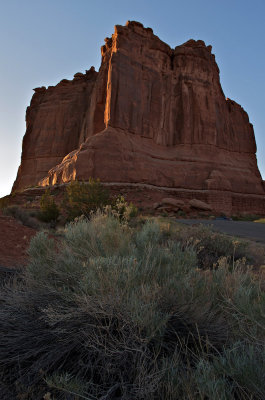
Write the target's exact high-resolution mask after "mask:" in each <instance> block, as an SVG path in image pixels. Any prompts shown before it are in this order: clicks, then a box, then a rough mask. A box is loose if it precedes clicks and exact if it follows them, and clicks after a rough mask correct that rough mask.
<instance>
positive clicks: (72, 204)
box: [65, 178, 110, 220]
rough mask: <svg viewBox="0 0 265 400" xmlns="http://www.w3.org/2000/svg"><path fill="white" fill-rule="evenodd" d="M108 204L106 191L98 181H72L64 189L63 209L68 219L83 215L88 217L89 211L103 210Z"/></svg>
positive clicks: (91, 179) (90, 179) (108, 199)
mask: <svg viewBox="0 0 265 400" xmlns="http://www.w3.org/2000/svg"><path fill="white" fill-rule="evenodd" d="M107 204H110V198H109V193H108V191H107V190H106V189H105V188H104V186H103V185H102V184H101V183H100V181H99V179H97V180H95V179H93V178H89V182H88V183H85V182H79V181H72V182H71V183H70V184H69V185H68V186H67V188H66V198H65V208H66V211H67V214H68V219H69V220H73V219H74V218H76V217H79V216H81V215H85V216H86V217H89V215H90V213H91V211H92V212H93V211H96V210H97V209H103V207H104V206H106V205H107Z"/></svg>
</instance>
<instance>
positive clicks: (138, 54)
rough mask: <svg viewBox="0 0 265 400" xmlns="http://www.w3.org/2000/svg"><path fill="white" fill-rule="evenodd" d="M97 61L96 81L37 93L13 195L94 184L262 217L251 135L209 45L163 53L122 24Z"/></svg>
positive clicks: (89, 77) (82, 79) (79, 77)
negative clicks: (169, 193) (160, 192)
mask: <svg viewBox="0 0 265 400" xmlns="http://www.w3.org/2000/svg"><path fill="white" fill-rule="evenodd" d="M101 53H102V64H101V67H100V70H99V72H98V73H97V72H95V71H94V69H91V70H89V71H87V72H86V74H84V75H83V74H81V73H77V74H76V75H75V77H74V79H73V81H67V80H63V81H61V82H60V83H59V84H58V85H57V86H55V87H49V88H48V89H45V88H38V89H35V94H34V95H33V98H32V101H31V105H30V107H29V108H28V110H27V115H26V120H27V131H26V134H25V137H24V140H23V151H22V161H21V166H20V168H19V171H18V176H17V179H16V181H15V183H14V188H13V189H14V190H16V189H22V188H25V187H26V186H29V185H35V184H40V185H51V184H56V183H63V182H68V181H70V180H72V179H83V180H88V178H89V177H90V176H93V177H97V178H100V179H101V181H102V182H107V183H116V184H117V183H122V184H123V183H126V184H128V183H131V184H135V183H137V184H148V185H153V187H154V188H157V189H159V188H164V189H167V188H171V189H173V188H175V189H176V192H175V196H176V197H181V198H182V199H183V198H185V193H189V196H186V197H187V198H188V199H193V198H195V199H196V198H197V199H198V200H201V201H205V202H207V203H209V204H210V206H211V208H212V209H213V210H216V211H224V212H227V213H231V212H236V211H238V212H243V211H245V212H247V211H251V212H254V211H255V212H258V213H265V190H264V184H263V182H262V179H261V176H260V173H259V170H258V167H257V161H256V154H255V153H256V143H255V137H254V132H253V127H252V125H251V124H250V123H249V119H248V115H247V113H246V112H245V111H244V110H243V109H242V107H241V106H240V105H238V104H237V103H235V102H234V101H232V100H230V99H226V98H225V96H224V93H223V91H222V88H221V85H220V79H219V69H218V66H217V64H216V62H215V57H214V55H213V54H212V53H211V46H205V44H204V42H203V41H201V40H198V41H194V40H189V41H188V42H186V43H184V44H183V45H181V46H177V47H175V49H171V48H170V47H169V46H168V45H167V44H166V43H164V42H162V41H161V40H160V39H159V38H158V37H157V36H155V35H154V34H153V31H152V29H150V28H144V27H143V25H142V24H140V23H138V22H127V24H126V26H120V25H117V26H115V32H114V34H113V35H112V38H106V39H105V45H104V46H103V47H102V49H101ZM178 194H179V196H178Z"/></svg>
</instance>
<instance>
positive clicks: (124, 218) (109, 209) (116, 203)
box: [104, 195, 138, 223]
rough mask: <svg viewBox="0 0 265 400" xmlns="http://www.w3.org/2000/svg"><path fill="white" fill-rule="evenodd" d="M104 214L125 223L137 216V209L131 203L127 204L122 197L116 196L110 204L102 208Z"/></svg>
mask: <svg viewBox="0 0 265 400" xmlns="http://www.w3.org/2000/svg"><path fill="white" fill-rule="evenodd" d="M104 213H105V214H108V215H111V216H113V217H115V218H118V219H119V220H120V221H121V222H123V223H127V222H128V221H129V220H131V219H132V218H134V217H136V216H137V213H138V209H137V207H136V206H135V205H134V204H133V203H131V202H130V203H129V204H128V203H127V201H126V200H125V198H124V196H121V195H119V196H117V197H116V198H114V199H112V201H111V203H110V204H108V205H107V206H105V207H104Z"/></svg>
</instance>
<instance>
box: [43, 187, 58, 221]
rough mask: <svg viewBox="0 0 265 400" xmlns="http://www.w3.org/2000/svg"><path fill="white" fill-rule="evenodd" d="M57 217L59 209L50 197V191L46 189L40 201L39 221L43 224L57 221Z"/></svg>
mask: <svg viewBox="0 0 265 400" xmlns="http://www.w3.org/2000/svg"><path fill="white" fill-rule="evenodd" d="M59 215H60V211H59V208H58V207H57V204H56V203H55V201H54V198H53V196H52V195H51V192H50V189H46V191H45V193H44V194H43V195H42V196H41V200H40V214H39V219H40V220H41V221H43V222H51V221H57V219H58V217H59Z"/></svg>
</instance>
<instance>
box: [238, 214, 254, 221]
mask: <svg viewBox="0 0 265 400" xmlns="http://www.w3.org/2000/svg"><path fill="white" fill-rule="evenodd" d="M258 218H260V216H259V215H256V214H244V215H233V216H232V220H233V221H255V220H256V219H258Z"/></svg>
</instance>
